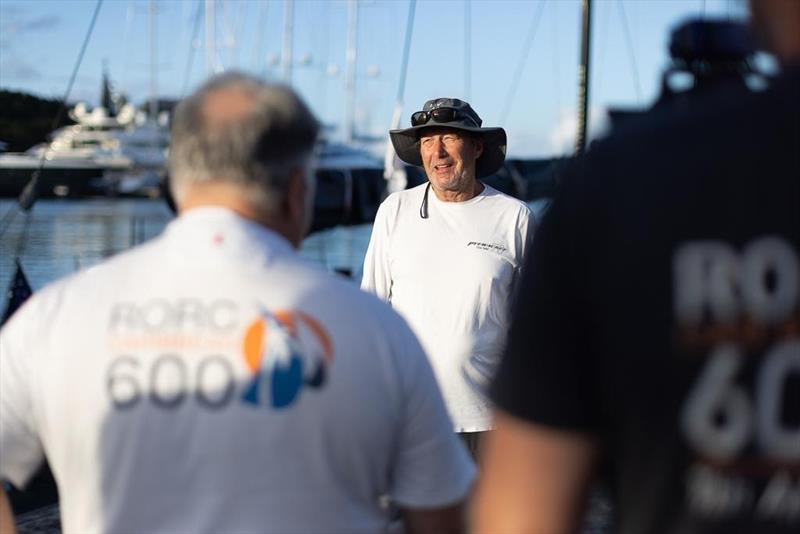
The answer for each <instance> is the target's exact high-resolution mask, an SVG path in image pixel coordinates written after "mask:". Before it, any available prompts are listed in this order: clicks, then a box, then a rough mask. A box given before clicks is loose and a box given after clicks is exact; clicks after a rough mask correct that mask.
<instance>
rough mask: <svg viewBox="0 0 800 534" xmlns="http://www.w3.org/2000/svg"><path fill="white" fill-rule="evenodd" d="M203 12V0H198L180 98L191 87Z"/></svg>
mask: <svg viewBox="0 0 800 534" xmlns="http://www.w3.org/2000/svg"><path fill="white" fill-rule="evenodd" d="M202 14H203V0H197V10H196V11H195V13H194V27H193V28H192V40H191V41H190V42H189V57H188V58H187V59H186V70H185V71H184V73H183V86H182V87H181V93H180V98H181V99H182V98H183V97H184V95H185V94H186V89H187V88H188V87H189V76H191V75H192V65H193V64H194V53H195V51H196V50H197V47H196V46H195V43H196V42H197V33H198V32H199V31H200V19H201V18H202V17H201V15H202Z"/></svg>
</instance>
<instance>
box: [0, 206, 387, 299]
mask: <svg viewBox="0 0 800 534" xmlns="http://www.w3.org/2000/svg"><path fill="white" fill-rule="evenodd" d="M14 206H15V202H14V201H10V200H2V201H0V219H1V220H3V221H5V220H6V219H5V217H6V215H7V214H9V213H10V210H12V209H15V208H14ZM172 217H173V215H172V213H171V212H170V210H169V209H168V208H167V206H166V204H165V203H164V202H163V201H161V200H149V199H124V200H120V199H92V200H40V201H38V202H37V203H36V204H35V205H34V207H33V209H32V210H31V212H30V213H28V214H24V213H22V212H19V213H17V214H16V215H15V216H14V218H13V222H12V223H11V225H10V226H9V227H8V228H7V229H6V230H5V232H4V233H3V234H2V235H0V291H3V292H4V291H5V288H7V287H8V283H9V281H10V280H11V276H12V275H13V273H14V258H16V257H17V256H19V258H20V263H21V264H22V267H23V270H24V271H25V274H26V275H27V277H28V280H29V281H30V283H31V286H33V289H34V290H37V289H41V288H42V286H44V285H46V284H48V283H49V282H52V281H54V280H56V279H58V278H60V277H62V276H65V275H68V274H70V273H73V272H75V271H77V270H79V269H82V268H86V267H90V266H92V265H94V264H96V263H98V262H100V261H102V260H104V259H106V258H108V257H109V256H112V255H114V254H117V253H118V252H121V251H123V250H127V249H129V248H130V247H132V246H134V245H136V244H138V243H142V242H143V241H146V240H148V239H151V238H152V237H154V236H156V235H158V234H159V233H160V232H161V231H162V230H163V229H164V226H165V225H166V224H167V223H168V222H169V221H170V220H171V219H172ZM26 219H27V224H26ZM4 226H5V223H3V224H2V225H0V230H2V229H3V227H4ZM370 231H371V226H369V225H365V226H357V227H350V228H334V229H331V230H328V231H325V232H320V233H317V234H314V235H312V236H310V237H309V238H308V239H306V241H305V242H304V243H303V246H302V248H301V251H300V253H301V255H302V256H304V257H306V258H308V259H310V260H311V261H314V262H316V263H319V264H320V265H323V266H324V267H326V268H327V269H329V270H332V271H333V270H338V271H344V272H352V273H358V274H360V271H361V263H362V261H363V259H364V254H365V252H366V250H367V245H368V244H369V236H370ZM4 305H5V301H4V300H3V301H1V302H0V308H2V307H3V306H4ZM0 311H1V310H0Z"/></svg>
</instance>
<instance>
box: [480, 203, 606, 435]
mask: <svg viewBox="0 0 800 534" xmlns="http://www.w3.org/2000/svg"><path fill="white" fill-rule="evenodd" d="M561 193H563V191H561V192H560V194H559V196H558V197H557V198H556V199H555V201H554V202H553V204H552V205H551V207H550V208H549V210H548V212H547V214H546V215H545V216H544V218H543V221H542V223H541V225H540V227H539V228H538V230H537V232H536V238H535V239H533V241H532V244H531V247H530V249H529V251H528V253H527V254H526V260H525V265H524V267H523V269H522V276H521V280H520V283H519V287H518V293H517V296H516V300H515V305H514V312H513V315H512V320H511V328H510V331H509V339H508V343H507V345H506V349H505V353H504V356H503V358H502V361H501V363H500V366H499V369H498V372H497V375H496V377H495V380H494V382H493V384H492V387H491V390H490V395H491V398H492V400H493V401H494V402H495V405H496V406H497V407H498V408H500V409H502V410H503V411H506V412H508V413H510V414H511V415H514V416H517V417H521V418H523V419H526V420H530V421H532V422H536V423H539V424H544V425H549V426H554V427H560V428H564V429H570V430H578V431H592V430H593V429H594V428H595V427H596V422H597V415H596V413H595V410H597V409H599V408H598V404H599V403H597V402H595V401H594V399H595V394H594V390H593V388H594V387H595V386H594V382H593V380H592V377H593V376H595V369H594V360H593V358H592V352H591V350H592V346H593V345H592V343H591V340H590V335H591V328H590V325H589V321H588V319H587V308H588V306H587V302H585V299H586V298H587V297H586V295H587V291H586V280H585V275H584V273H585V272H586V266H587V265H588V264H589V263H588V260H587V257H586V255H585V253H584V247H583V244H584V243H583V241H582V239H585V238H583V237H582V235H581V228H582V224H581V218H583V217H585V214H584V212H583V211H582V210H583V208H582V207H581V206H579V205H577V204H579V203H576V202H575V201H574V199H572V198H571V196H570V195H569V194H561Z"/></svg>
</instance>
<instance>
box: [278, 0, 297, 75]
mask: <svg viewBox="0 0 800 534" xmlns="http://www.w3.org/2000/svg"><path fill="white" fill-rule="evenodd" d="M293 18H294V0H284V1H283V52H282V54H281V70H282V73H283V81H284V82H285V83H286V84H287V85H291V84H292V41H293V39H294V36H293V35H292V27H293V24H294V22H293V20H292V19H293Z"/></svg>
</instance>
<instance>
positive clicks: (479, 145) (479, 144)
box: [472, 135, 483, 159]
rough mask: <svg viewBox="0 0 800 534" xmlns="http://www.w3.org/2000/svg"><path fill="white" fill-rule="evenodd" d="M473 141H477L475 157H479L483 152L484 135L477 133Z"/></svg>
mask: <svg viewBox="0 0 800 534" xmlns="http://www.w3.org/2000/svg"><path fill="white" fill-rule="evenodd" d="M472 142H473V143H475V159H478V158H479V157H481V154H483V137H481V136H479V135H476V136H475V137H473V138H472Z"/></svg>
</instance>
